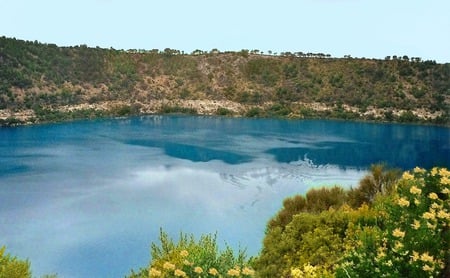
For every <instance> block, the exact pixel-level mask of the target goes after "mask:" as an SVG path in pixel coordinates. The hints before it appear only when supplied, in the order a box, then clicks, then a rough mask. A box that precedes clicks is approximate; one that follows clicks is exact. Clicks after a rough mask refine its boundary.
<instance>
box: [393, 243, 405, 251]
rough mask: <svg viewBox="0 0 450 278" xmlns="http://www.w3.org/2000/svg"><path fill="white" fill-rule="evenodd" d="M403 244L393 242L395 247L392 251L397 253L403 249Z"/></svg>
mask: <svg viewBox="0 0 450 278" xmlns="http://www.w3.org/2000/svg"><path fill="white" fill-rule="evenodd" d="M403 246H404V245H403V243H401V242H400V241H397V242H395V246H394V249H395V251H399V250H400V249H402V248H403Z"/></svg>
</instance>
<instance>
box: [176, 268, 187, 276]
mask: <svg viewBox="0 0 450 278" xmlns="http://www.w3.org/2000/svg"><path fill="white" fill-rule="evenodd" d="M173 274H175V276H177V277H186V272H184V271H183V270H181V269H176V270H175V272H174V273H173Z"/></svg>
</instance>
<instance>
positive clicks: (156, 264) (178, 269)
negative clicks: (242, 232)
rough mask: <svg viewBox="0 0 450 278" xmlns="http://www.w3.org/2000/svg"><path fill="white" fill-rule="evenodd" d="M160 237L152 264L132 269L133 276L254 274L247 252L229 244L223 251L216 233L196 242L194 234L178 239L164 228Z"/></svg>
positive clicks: (154, 246) (136, 277) (234, 275)
mask: <svg viewBox="0 0 450 278" xmlns="http://www.w3.org/2000/svg"><path fill="white" fill-rule="evenodd" d="M159 240H160V244H159V245H158V244H156V243H152V245H151V257H152V260H151V262H150V264H149V266H148V267H147V268H143V269H141V270H140V271H139V272H137V273H135V272H134V271H132V273H131V274H130V276H129V278H138V277H223V276H227V277H252V276H254V270H253V269H252V268H251V267H249V265H250V260H249V259H247V256H246V254H245V251H244V250H238V251H237V253H235V252H234V251H233V250H232V249H231V248H230V247H228V246H227V247H226V248H225V250H223V251H220V250H219V247H218V245H217V236H216V235H215V234H214V235H212V234H208V235H203V236H201V237H200V239H199V240H198V241H196V240H195V238H194V236H193V235H186V234H183V233H181V234H180V238H179V240H178V241H177V242H175V241H174V240H173V239H171V238H170V237H169V236H168V235H167V233H165V232H164V231H163V230H161V231H160V237H159Z"/></svg>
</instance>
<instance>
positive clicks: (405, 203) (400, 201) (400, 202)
mask: <svg viewBox="0 0 450 278" xmlns="http://www.w3.org/2000/svg"><path fill="white" fill-rule="evenodd" d="M397 203H398V205H399V206H401V207H409V201H408V200H406V199H405V198H403V197H402V198H400V199H398V201H397Z"/></svg>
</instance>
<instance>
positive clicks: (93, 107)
mask: <svg viewBox="0 0 450 278" xmlns="http://www.w3.org/2000/svg"><path fill="white" fill-rule="evenodd" d="M274 105H275V104H274V103H272V102H266V103H262V104H259V105H245V104H241V103H238V102H233V101H228V100H168V99H163V100H152V101H149V102H146V103H142V102H133V103H131V102H127V101H104V102H99V103H81V104H75V105H62V106H47V107H42V109H44V110H45V111H46V113H56V114H61V115H66V114H71V113H72V114H76V115H78V114H79V113H80V112H85V111H90V112H91V113H90V114H89V115H91V116H89V115H86V116H83V114H80V116H75V117H73V118H76V119H83V118H97V117H101V116H102V115H103V116H129V115H151V114H167V113H183V114H196V115H224V116H235V117H245V116H247V117H265V115H261V114H251V115H250V114H249V111H252V110H257V111H268V110H270V109H271V108H272V107H273V106H274ZM289 107H290V109H289V111H288V112H286V113H285V114H283V115H276V116H275V117H281V118H294V119H295V118H298V119H302V118H337V119H339V118H342V119H348V118H347V117H340V116H339V115H340V114H337V116H336V115H335V114H336V113H334V114H333V112H336V111H340V113H341V114H342V115H352V117H351V119H353V120H368V121H379V122H391V121H393V122H395V119H399V118H400V117H402V115H405V114H406V113H409V114H410V115H413V117H415V120H413V121H411V122H414V123H434V121H435V120H436V119H437V118H439V117H442V116H444V113H443V112H442V111H436V112H432V111H427V110H426V109H415V110H402V109H381V108H374V107H368V108H367V109H365V111H361V110H360V109H359V108H357V107H352V106H349V105H345V104H344V105H342V106H340V107H337V106H336V105H335V106H328V105H326V104H323V103H317V102H315V103H302V102H294V103H290V104H289ZM304 111H309V112H308V113H307V114H306V115H305V112H304ZM77 113H78V114H77ZM387 115H390V116H391V117H392V118H388V117H387ZM268 116H269V117H270V115H268ZM266 117H267V115H266ZM64 120H67V119H64V118H61V119H52V120H45V119H44V120H43V119H41V117H40V115H39V113H37V112H36V110H33V109H25V110H18V111H13V110H9V109H3V110H0V126H16V125H30V124H36V123H42V122H59V121H64ZM443 125H445V126H449V125H450V123H448V122H447V123H444V124H443Z"/></svg>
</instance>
